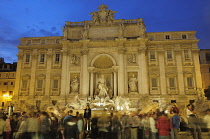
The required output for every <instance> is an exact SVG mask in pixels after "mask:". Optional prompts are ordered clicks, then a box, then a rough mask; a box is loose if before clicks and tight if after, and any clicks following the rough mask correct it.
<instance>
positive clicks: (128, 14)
mask: <svg viewBox="0 0 210 139" xmlns="http://www.w3.org/2000/svg"><path fill="white" fill-rule="evenodd" d="M101 4H105V5H108V7H109V9H110V10H113V11H117V12H118V13H116V14H115V19H137V18H143V20H144V22H145V25H146V29H147V30H146V31H147V32H165V31H197V35H196V37H197V38H198V39H200V42H199V44H198V46H199V48H200V49H210V0H1V3H0V57H3V58H4V59H5V62H7V63H12V62H17V56H16V55H17V54H18V49H17V46H18V45H19V39H20V38H23V37H45V36H62V35H63V34H62V29H61V27H63V26H64V25H65V22H66V21H70V22H80V21H84V20H91V15H90V14H89V13H91V12H93V11H97V10H98V6H99V5H101Z"/></svg>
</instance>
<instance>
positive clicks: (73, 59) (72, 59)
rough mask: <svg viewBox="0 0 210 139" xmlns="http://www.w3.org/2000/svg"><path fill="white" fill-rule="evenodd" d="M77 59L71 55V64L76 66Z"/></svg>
mask: <svg viewBox="0 0 210 139" xmlns="http://www.w3.org/2000/svg"><path fill="white" fill-rule="evenodd" d="M79 61H80V60H79V57H78V56H77V55H75V54H72V55H71V64H74V65H78V64H79Z"/></svg>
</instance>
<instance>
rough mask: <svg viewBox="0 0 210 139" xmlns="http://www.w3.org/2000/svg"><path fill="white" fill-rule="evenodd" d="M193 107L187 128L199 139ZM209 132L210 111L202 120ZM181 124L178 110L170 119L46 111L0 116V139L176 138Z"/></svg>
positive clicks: (152, 114) (161, 115)
mask: <svg viewBox="0 0 210 139" xmlns="http://www.w3.org/2000/svg"><path fill="white" fill-rule="evenodd" d="M200 120H201V119H199V118H198V117H197V115H196V113H195V111H194V108H193V107H192V106H190V105H189V106H188V109H187V123H184V124H186V126H183V125H182V126H183V127H186V128H187V129H188V130H189V131H190V133H191V135H192V137H193V139H202V136H201V133H202V132H201V127H200V122H199V121H200ZM202 120H203V122H204V123H205V125H206V129H208V130H209V129H210V110H207V114H206V115H205V117H204V118H203V119H202ZM180 124H183V123H182V121H181V118H180V116H179V109H178V108H177V107H172V108H171V111H170V116H168V115H167V114H166V113H164V111H163V112H159V111H155V112H153V111H150V112H148V113H146V114H140V115H138V114H137V112H132V113H131V114H130V113H124V114H123V115H115V114H113V113H110V114H107V113H106V111H104V112H103V113H102V114H101V115H100V116H99V117H98V116H95V115H94V116H92V117H86V118H84V115H83V114H79V112H77V113H76V115H73V111H72V110H70V111H69V112H68V114H67V115H65V116H63V117H62V116H57V115H55V114H53V113H47V112H31V113H26V112H22V113H20V114H17V113H13V114H12V115H8V114H3V113H1V114H0V139H84V138H92V139H177V138H178V132H179V131H180Z"/></svg>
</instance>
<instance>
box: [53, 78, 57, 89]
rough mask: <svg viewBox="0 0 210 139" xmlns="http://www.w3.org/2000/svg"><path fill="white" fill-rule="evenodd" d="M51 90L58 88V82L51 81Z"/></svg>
mask: <svg viewBox="0 0 210 139" xmlns="http://www.w3.org/2000/svg"><path fill="white" fill-rule="evenodd" d="M53 88H58V80H53Z"/></svg>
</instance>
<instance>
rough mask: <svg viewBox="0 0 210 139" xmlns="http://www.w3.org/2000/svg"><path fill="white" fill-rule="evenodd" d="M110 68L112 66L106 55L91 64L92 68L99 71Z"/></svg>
mask: <svg viewBox="0 0 210 139" xmlns="http://www.w3.org/2000/svg"><path fill="white" fill-rule="evenodd" d="M112 66H114V64H113V62H112V60H111V59H110V58H109V57H107V56H106V55H102V56H100V57H99V58H97V59H96V60H95V62H94V63H93V67H95V68H99V69H106V68H111V67H112Z"/></svg>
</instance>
